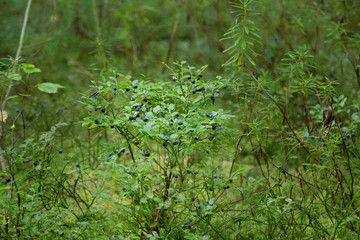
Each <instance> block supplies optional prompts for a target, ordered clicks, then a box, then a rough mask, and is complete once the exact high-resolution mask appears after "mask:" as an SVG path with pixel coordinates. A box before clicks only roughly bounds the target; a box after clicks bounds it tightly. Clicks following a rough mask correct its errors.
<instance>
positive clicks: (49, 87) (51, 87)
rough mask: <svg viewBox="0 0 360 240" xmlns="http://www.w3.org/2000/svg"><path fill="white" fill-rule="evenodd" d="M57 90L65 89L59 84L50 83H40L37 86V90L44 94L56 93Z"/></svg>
mask: <svg viewBox="0 0 360 240" xmlns="http://www.w3.org/2000/svg"><path fill="white" fill-rule="evenodd" d="M58 88H65V87H64V86H62V85H60V84H56V83H50V82H45V83H40V84H39V85H38V89H39V90H40V91H42V92H46V93H57V90H58Z"/></svg>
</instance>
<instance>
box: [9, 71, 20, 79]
mask: <svg viewBox="0 0 360 240" xmlns="http://www.w3.org/2000/svg"><path fill="white" fill-rule="evenodd" d="M9 78H10V79H12V80H15V81H19V80H21V75H20V74H18V73H10V74H9Z"/></svg>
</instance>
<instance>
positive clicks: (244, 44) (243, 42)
mask: <svg viewBox="0 0 360 240" xmlns="http://www.w3.org/2000/svg"><path fill="white" fill-rule="evenodd" d="M242 49H243V50H245V49H246V40H245V38H244V39H243V41H242Z"/></svg>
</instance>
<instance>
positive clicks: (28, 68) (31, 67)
mask: <svg viewBox="0 0 360 240" xmlns="http://www.w3.org/2000/svg"><path fill="white" fill-rule="evenodd" d="M22 67H23V70H24V71H25V72H26V73H28V74H30V73H35V72H41V70H40V69H39V68H36V67H35V65H33V64H28V63H23V64H22Z"/></svg>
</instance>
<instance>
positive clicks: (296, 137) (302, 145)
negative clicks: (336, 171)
mask: <svg viewBox="0 0 360 240" xmlns="http://www.w3.org/2000/svg"><path fill="white" fill-rule="evenodd" d="M243 66H244V67H245V68H246V70H247V71H248V72H249V73H250V75H251V77H252V78H253V79H254V80H255V82H256V83H257V84H258V85H259V87H260V88H261V89H262V90H263V91H264V92H265V94H266V95H267V96H268V97H269V98H270V99H271V101H272V102H273V103H275V105H276V106H277V107H278V108H279V110H280V112H281V113H282V115H283V117H284V119H285V121H286V123H287V125H288V126H289V128H290V130H291V132H292V134H293V135H294V137H295V139H296V140H297V141H298V143H299V144H300V146H301V147H302V148H303V149H304V150H305V151H306V152H307V153H308V154H309V155H310V156H311V157H312V158H314V160H315V161H316V162H317V163H319V164H320V165H322V164H321V162H320V160H319V159H317V158H316V157H315V156H314V155H312V153H311V152H310V151H309V149H307V148H306V147H305V146H304V144H303V142H302V141H301V139H300V138H299V136H298V135H297V134H296V133H295V131H294V129H293V127H292V126H291V124H290V122H289V119H288V118H287V116H286V113H285V112H284V109H282V107H281V106H280V105H279V104H278V103H277V102H276V101H275V99H274V98H273V97H272V96H271V95H270V94H269V93H268V92H267V91H266V90H265V88H264V87H263V86H262V85H261V83H260V82H259V81H258V80H257V79H256V77H255V76H254V74H253V72H252V70H251V69H250V68H249V67H248V66H247V65H245V64H244V65H243Z"/></svg>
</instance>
